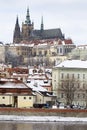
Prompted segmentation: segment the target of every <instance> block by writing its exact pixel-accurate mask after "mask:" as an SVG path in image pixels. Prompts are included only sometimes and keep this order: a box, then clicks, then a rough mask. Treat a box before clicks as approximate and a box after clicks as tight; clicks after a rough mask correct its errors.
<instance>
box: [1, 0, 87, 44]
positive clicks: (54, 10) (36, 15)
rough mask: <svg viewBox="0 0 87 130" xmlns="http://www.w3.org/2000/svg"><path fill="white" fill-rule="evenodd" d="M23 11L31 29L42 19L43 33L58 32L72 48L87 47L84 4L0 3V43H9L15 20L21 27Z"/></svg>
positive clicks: (64, 0)
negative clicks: (57, 29)
mask: <svg viewBox="0 0 87 130" xmlns="http://www.w3.org/2000/svg"><path fill="white" fill-rule="evenodd" d="M27 7H29V11H30V18H31V21H33V22H34V29H40V24H41V17H42V16H43V21H44V29H52V28H61V30H62V32H63V34H65V37H66V38H71V39H72V40H73V42H74V43H75V44H79V45H81V44H87V0H14V1H13V0H0V41H2V42H4V43H10V42H12V41H13V32H14V27H15V23H16V17H17V15H18V18H19V24H20V27H21V24H22V22H24V21H25V18H26V11H27Z"/></svg>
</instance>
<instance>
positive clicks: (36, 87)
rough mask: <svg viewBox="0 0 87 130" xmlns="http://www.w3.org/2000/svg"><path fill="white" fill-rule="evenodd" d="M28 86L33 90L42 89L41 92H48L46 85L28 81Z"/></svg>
mask: <svg viewBox="0 0 87 130" xmlns="http://www.w3.org/2000/svg"><path fill="white" fill-rule="evenodd" d="M26 84H27V86H29V88H31V89H32V90H33V91H37V92H39V91H41V92H47V89H45V88H44V87H41V86H40V85H39V84H36V85H35V84H33V83H26Z"/></svg>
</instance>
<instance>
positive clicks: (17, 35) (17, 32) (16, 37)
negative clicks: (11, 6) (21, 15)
mask: <svg viewBox="0 0 87 130" xmlns="http://www.w3.org/2000/svg"><path fill="white" fill-rule="evenodd" d="M20 39H21V35H20V26H19V21H18V16H17V18H16V24H15V30H14V36H13V42H15V43H19V42H20Z"/></svg>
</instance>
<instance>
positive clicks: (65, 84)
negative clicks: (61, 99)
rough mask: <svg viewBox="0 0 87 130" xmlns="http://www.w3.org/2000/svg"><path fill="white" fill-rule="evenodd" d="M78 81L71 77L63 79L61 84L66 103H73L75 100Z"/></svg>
mask: <svg viewBox="0 0 87 130" xmlns="http://www.w3.org/2000/svg"><path fill="white" fill-rule="evenodd" d="M77 84H78V83H77V81H75V79H72V78H69V79H67V78H66V79H64V80H62V82H61V84H60V91H61V92H63V93H64V95H65V101H66V105H71V104H72V102H73V100H74V94H75V92H76V90H77Z"/></svg>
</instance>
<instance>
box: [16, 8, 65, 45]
mask: <svg viewBox="0 0 87 130" xmlns="http://www.w3.org/2000/svg"><path fill="white" fill-rule="evenodd" d="M55 38H56V39H61V40H64V35H63V34H62V32H61V29H60V28H56V29H46V30H45V29H44V24H43V17H42V19H41V28H40V29H39V30H35V29H34V23H33V22H31V19H30V13H29V8H27V15H26V20H25V22H24V23H22V28H20V25H19V20H18V17H17V19H16V24H15V29H14V34H13V43H20V42H23V41H24V42H25V41H27V42H28V41H31V40H43V39H55Z"/></svg>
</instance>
